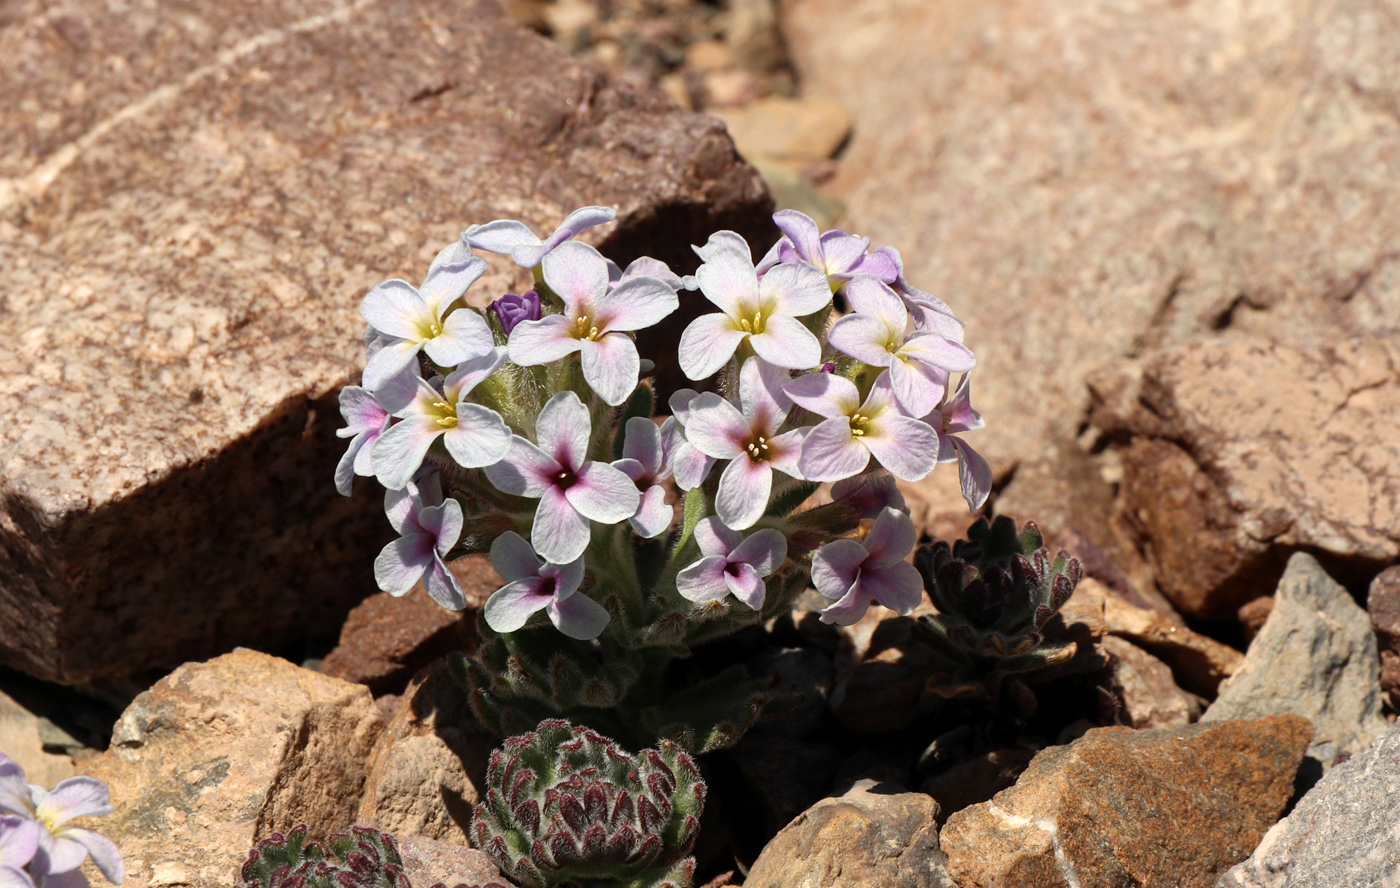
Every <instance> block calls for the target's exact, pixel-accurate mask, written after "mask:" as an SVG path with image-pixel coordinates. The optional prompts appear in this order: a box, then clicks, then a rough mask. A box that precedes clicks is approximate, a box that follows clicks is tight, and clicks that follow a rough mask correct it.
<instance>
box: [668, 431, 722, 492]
mask: <svg viewBox="0 0 1400 888" xmlns="http://www.w3.org/2000/svg"><path fill="white" fill-rule="evenodd" d="M714 465H715V459H714V457H712V456H708V455H706V454H704V453H701V452H700V451H699V450H696V449H695V446H694V445H693V444H691V443H690V442H689V441H685V440H682V441H679V442H677V444H676V446H675V448H674V449H673V450H672V451H671V477H673V478H675V479H676V486H678V487H680V489H681V490H694V489H695V488H697V487H699V486H700V485H701V484H704V483H705V479H706V478H708V477H709V475H710V469H712V468H714Z"/></svg>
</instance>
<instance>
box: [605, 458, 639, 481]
mask: <svg viewBox="0 0 1400 888" xmlns="http://www.w3.org/2000/svg"><path fill="white" fill-rule="evenodd" d="M612 467H613V468H614V469H617V470H618V471H619V472H621V473H622V474H624V475H626V476H627V477H628V478H631V479H632V483H633V484H636V483H637V482H638V481H641V480H642V479H643V478H646V477H647V470H646V469H645V468H643V467H642V464H641V463H639V462H637V461H636V460H635V459H628V458H626V457H623V458H622V459H615V460H613V461H612Z"/></svg>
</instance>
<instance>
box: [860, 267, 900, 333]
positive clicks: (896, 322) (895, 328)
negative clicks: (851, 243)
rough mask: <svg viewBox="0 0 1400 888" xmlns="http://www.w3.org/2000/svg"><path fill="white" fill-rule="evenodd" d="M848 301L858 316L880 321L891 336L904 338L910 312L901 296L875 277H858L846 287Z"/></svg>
mask: <svg viewBox="0 0 1400 888" xmlns="http://www.w3.org/2000/svg"><path fill="white" fill-rule="evenodd" d="M846 301H847V302H849V303H850V304H851V309H852V310H853V311H855V312H856V313H857V314H859V315H862V316H864V317H868V318H874V319H875V320H877V321H879V322H880V323H881V324H882V325H883V326H884V327H885V329H886V330H888V331H889V335H890V336H893V337H897V338H899V339H903V338H904V331H905V330H906V329H907V328H908V326H909V310H908V309H906V308H905V307H904V303H903V302H902V301H901V300H900V298H899V294H897V293H895V291H894V290H891V289H890V288H889V287H887V286H886V285H885V284H883V283H881V282H880V281H879V280H877V279H876V278H873V277H858V278H855V279H854V280H852V281H851V282H850V283H849V284H847V285H846Z"/></svg>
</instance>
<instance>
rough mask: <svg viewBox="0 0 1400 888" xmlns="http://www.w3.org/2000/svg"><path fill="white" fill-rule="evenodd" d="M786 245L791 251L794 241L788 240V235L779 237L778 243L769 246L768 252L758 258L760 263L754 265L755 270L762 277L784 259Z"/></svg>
mask: <svg viewBox="0 0 1400 888" xmlns="http://www.w3.org/2000/svg"><path fill="white" fill-rule="evenodd" d="M784 247H786V248H787V249H788V250H789V251H791V250H792V241H790V240H788V239H787V238H786V237H781V238H779V239H778V242H777V243H775V244H773V246H771V247H769V248H768V252H767V253H764V254H763V258H762V259H760V260H758V264H757V265H755V266H754V270H755V271H757V272H758V276H759V277H760V278H762V277H763V276H764V275H765V274H767V273H768V269H770V268H772V267H773V266H775V265H777V264H778V263H779V262H782V261H783V256H782V253H783V248H784Z"/></svg>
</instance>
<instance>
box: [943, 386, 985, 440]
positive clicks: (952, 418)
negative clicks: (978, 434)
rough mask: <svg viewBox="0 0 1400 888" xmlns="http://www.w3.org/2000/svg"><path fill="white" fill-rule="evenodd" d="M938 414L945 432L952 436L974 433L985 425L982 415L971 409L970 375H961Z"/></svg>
mask: <svg viewBox="0 0 1400 888" xmlns="http://www.w3.org/2000/svg"><path fill="white" fill-rule="evenodd" d="M939 413H941V414H942V416H943V420H944V423H945V424H946V430H947V431H949V432H951V433H953V434H957V433H958V432H975V431H976V430H978V429H980V428H982V427H984V426H985V425H986V424H987V423H986V422H985V421H984V420H983V419H982V414H980V413H978V412H977V411H976V410H973V409H972V374H971V373H965V374H963V378H962V381H960V382H959V383H958V388H957V391H955V392H954V393H953V396H952V397H951V398H949V399H948V403H947V404H945V405H943V406H942V407H940V408H939Z"/></svg>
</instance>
